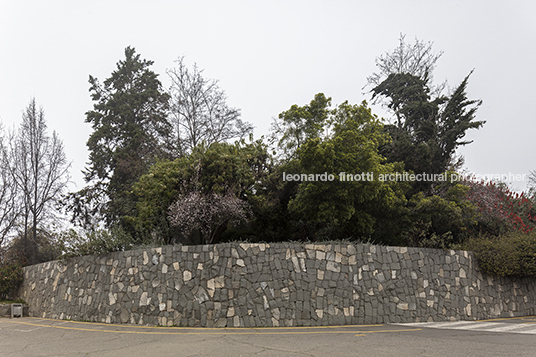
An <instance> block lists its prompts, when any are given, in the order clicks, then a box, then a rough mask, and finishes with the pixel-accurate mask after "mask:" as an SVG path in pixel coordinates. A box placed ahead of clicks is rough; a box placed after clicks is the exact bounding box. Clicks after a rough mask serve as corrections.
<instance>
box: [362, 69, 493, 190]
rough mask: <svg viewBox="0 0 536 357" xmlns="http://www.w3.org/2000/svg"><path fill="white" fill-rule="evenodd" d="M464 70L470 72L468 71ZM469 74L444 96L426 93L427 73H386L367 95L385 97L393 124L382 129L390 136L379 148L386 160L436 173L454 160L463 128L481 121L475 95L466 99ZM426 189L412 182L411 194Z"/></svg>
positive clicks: (471, 127)
mask: <svg viewBox="0 0 536 357" xmlns="http://www.w3.org/2000/svg"><path fill="white" fill-rule="evenodd" d="M469 75H470V74H469ZM469 75H468V76H467V77H466V78H465V79H464V80H463V81H462V83H461V84H460V85H459V86H458V87H457V88H456V89H455V90H454V92H453V93H452V94H451V95H450V96H438V97H435V98H432V96H431V94H430V89H429V87H428V79H427V77H424V78H420V77H417V76H414V75H411V74H409V73H392V74H390V75H389V76H388V77H387V79H386V80H384V81H383V82H382V83H380V84H379V85H378V86H376V87H375V88H374V89H373V90H372V91H373V98H374V97H376V96H381V97H384V98H389V99H390V102H389V104H388V107H389V108H390V109H391V110H392V111H393V112H394V114H395V117H396V124H393V125H387V126H386V127H385V130H386V132H387V133H389V135H390V136H391V137H392V138H393V140H392V141H391V142H390V143H389V144H387V145H384V146H383V147H381V149H380V152H381V153H382V154H383V155H385V157H387V159H388V161H389V162H404V167H405V169H406V170H407V171H413V172H415V173H428V174H438V173H442V172H444V171H446V170H447V169H449V167H450V166H451V165H453V164H454V162H453V161H454V154H455V151H456V149H457V148H458V147H459V146H463V145H466V144H469V143H470V142H469V141H462V140H461V139H462V138H463V137H464V136H465V133H466V131H467V130H469V129H478V128H480V127H481V126H482V125H483V124H484V123H485V122H484V121H475V114H476V111H477V109H478V107H479V106H480V105H481V103H482V102H481V101H480V100H468V99H467V94H466V89H467V83H468V80H469ZM428 189H430V184H429V183H427V182H416V183H415V185H414V190H412V191H411V193H412V194H414V193H416V192H419V191H426V190H428Z"/></svg>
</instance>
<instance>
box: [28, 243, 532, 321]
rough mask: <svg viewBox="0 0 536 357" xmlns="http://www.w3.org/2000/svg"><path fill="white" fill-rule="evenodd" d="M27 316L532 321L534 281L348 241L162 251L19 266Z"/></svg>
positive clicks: (428, 252) (458, 256) (420, 252)
mask: <svg viewBox="0 0 536 357" xmlns="http://www.w3.org/2000/svg"><path fill="white" fill-rule="evenodd" d="M19 296H20V298H22V299H24V300H25V301H26V302H27V303H28V305H29V314H30V316H38V317H49V318H59V319H73V320H88V321H96V322H106V323H133V324H154V325H164V326H171V325H178V326H208V327H213V326H216V327H224V326H228V327H230V326H234V327H239V326H240V327H250V326H299V325H303V326H310V325H339V324H363V323H389V322H415V321H443V320H472V319H485V318H494V317H509V316H526V315H534V314H536V309H535V302H536V280H535V279H528V278H524V279H506V278H500V279H499V278H493V277H490V276H486V275H485V274H482V273H481V272H479V270H478V267H477V266H476V263H475V258H474V257H473V255H472V254H471V253H469V252H464V251H452V250H451V251H444V250H435V249H418V248H404V247H385V246H375V245H363V244H358V245H352V244H350V245H348V244H340V245H339V244H335V245H323V244H299V243H276V244H238V243H236V244H218V245H203V246H166V247H162V248H153V249H145V250H134V251H127V252H117V253H111V254H108V255H104V256H84V257H78V258H73V259H71V260H69V261H67V262H59V261H54V262H47V263H43V264H39V265H34V266H30V267H26V268H25V269H24V283H23V286H22V288H21V290H20V292H19Z"/></svg>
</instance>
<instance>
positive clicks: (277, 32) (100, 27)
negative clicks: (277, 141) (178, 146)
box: [0, 0, 536, 189]
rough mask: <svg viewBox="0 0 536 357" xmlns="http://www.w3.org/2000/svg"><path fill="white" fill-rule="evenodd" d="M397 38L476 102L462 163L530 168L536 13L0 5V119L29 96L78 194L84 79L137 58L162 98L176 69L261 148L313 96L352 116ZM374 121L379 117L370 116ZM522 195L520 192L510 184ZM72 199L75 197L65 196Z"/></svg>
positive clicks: (447, 6) (15, 113)
mask: <svg viewBox="0 0 536 357" xmlns="http://www.w3.org/2000/svg"><path fill="white" fill-rule="evenodd" d="M400 33H404V34H406V36H407V37H406V39H407V40H409V41H413V39H414V38H415V37H417V38H419V39H420V40H424V41H433V42H434V49H435V50H437V51H444V55H443V56H442V57H441V59H440V60H439V61H438V64H437V68H436V71H435V76H434V77H435V79H436V81H438V82H439V81H443V80H448V82H449V84H450V86H452V87H454V86H457V85H458V84H459V83H460V82H461V81H462V80H463V78H464V77H465V76H466V75H467V74H468V73H469V72H470V71H471V70H472V69H475V71H474V73H473V75H472V76H471V78H470V80H469V86H468V95H469V98H471V99H482V100H483V105H482V106H481V108H480V109H479V111H478V113H477V119H478V120H485V121H486V124H485V125H484V127H483V128H481V129H480V130H478V131H472V132H469V134H468V138H469V139H471V140H474V142H473V143H472V144H470V145H468V146H467V147H465V148H463V149H461V150H459V152H460V154H462V155H464V156H465V161H466V169H468V170H469V171H471V172H474V173H477V174H508V173H513V174H527V175H528V174H529V173H530V171H531V170H535V169H536V160H535V157H536V155H535V153H536V141H534V140H533V138H534V135H535V133H536V120H535V119H536V118H535V115H534V112H535V109H534V100H535V99H534V98H535V97H536V89H535V84H534V82H535V80H536V65H535V64H536V47H535V44H536V1H532V0H526V1H467V0H464V1H441V2H439V1H431V0H423V1H401V0H398V1H333V0H332V1H311V0H308V1H289V0H287V1H273V0H272V1H265V2H261V1H171V0H168V1H164V0H160V1H159V0H152V1H134V0H130V1H110V0H107V1H95V0H92V1H73V0H70V1H50V0H47V1H21V0H18V1H7V0H0V120H1V121H2V122H3V124H4V126H5V127H7V128H11V127H12V126H13V125H14V124H18V123H19V122H20V121H21V116H22V114H21V113H22V110H24V108H25V107H26V106H27V105H28V103H29V101H30V99H31V98H32V97H35V98H36V101H37V104H38V105H40V106H42V107H43V108H44V110H45V113H46V119H47V122H48V125H49V129H50V130H56V131H57V132H58V133H59V135H60V137H61V138H62V139H63V141H64V144H65V148H66V154H67V156H68V158H69V160H71V161H72V170H71V171H72V172H71V175H72V176H73V180H74V181H75V182H76V184H77V188H81V187H83V184H84V183H83V179H82V174H81V173H80V171H81V169H82V168H83V167H84V166H85V164H86V161H87V149H86V145H85V144H86V141H87V139H88V137H89V135H90V133H91V127H90V125H89V124H85V123H84V119H85V114H84V113H85V112H86V111H88V110H91V109H92V105H93V103H92V101H91V99H90V96H89V91H88V90H89V84H88V77H89V75H92V76H95V77H97V78H98V79H99V80H101V81H102V80H104V79H105V78H108V77H109V76H110V74H111V72H112V71H113V70H114V69H115V67H116V63H117V62H118V61H119V60H121V59H123V58H124V49H125V47H127V46H133V47H135V48H136V50H137V52H138V53H140V54H141V56H142V58H145V59H149V60H153V61H154V62H155V64H154V66H153V70H154V71H155V72H156V73H159V74H160V79H161V81H162V83H163V84H164V86H165V87H166V88H167V87H168V86H169V81H168V79H167V75H166V74H165V70H166V68H171V67H173V65H174V63H173V61H174V60H175V59H176V58H177V57H178V56H183V55H184V56H186V63H187V64H189V65H191V64H193V63H194V62H196V63H197V65H198V66H199V67H200V68H203V69H205V76H206V77H208V78H214V79H218V80H219V81H220V86H221V88H222V89H224V90H225V91H226V94H227V96H228V104H230V105H231V106H233V107H237V108H240V109H241V110H242V118H243V119H244V120H246V121H249V122H251V123H253V124H254V126H255V137H257V138H258V137H260V136H261V135H267V134H268V133H269V128H270V123H271V121H272V118H273V117H276V116H277V115H278V114H279V113H280V112H282V111H284V110H286V109H288V108H289V107H290V106H291V105H292V104H298V105H304V104H306V103H309V102H310V101H311V100H312V99H313V97H314V95H315V94H316V93H319V92H323V93H325V94H326V95H327V96H331V97H332V98H333V104H339V103H341V102H342V101H344V100H349V101H350V102H351V103H359V102H361V101H362V100H364V99H366V100H369V99H370V95H369V94H366V93H365V94H363V90H362V88H363V86H364V85H365V84H366V77H367V76H369V75H370V74H371V73H373V72H374V71H375V58H376V57H377V56H379V55H381V54H382V53H385V52H387V51H391V50H393V49H394V48H395V47H396V46H397V44H398V38H399V35H400ZM375 111H376V112H377V113H379V114H380V113H381V111H380V110H379V109H378V108H375ZM513 184H514V186H515V187H517V188H518V189H519V188H521V189H523V188H524V187H525V183H524V182H514V183H513ZM73 189H75V188H73Z"/></svg>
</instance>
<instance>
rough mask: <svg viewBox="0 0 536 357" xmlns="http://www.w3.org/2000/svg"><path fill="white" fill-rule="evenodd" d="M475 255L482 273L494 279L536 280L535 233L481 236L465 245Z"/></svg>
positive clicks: (463, 246)
mask: <svg viewBox="0 0 536 357" xmlns="http://www.w3.org/2000/svg"><path fill="white" fill-rule="evenodd" d="M462 248H463V249H465V250H471V251H473V252H474V253H475V256H476V258H477V260H478V265H479V266H480V268H481V269H482V271H484V272H486V273H488V274H490V275H494V276H530V277H536V233H532V232H531V233H523V232H519V231H518V232H509V233H507V234H504V235H501V236H499V237H494V236H484V235H481V236H478V237H474V238H471V239H469V240H468V241H467V242H465V243H464V244H463V245H462Z"/></svg>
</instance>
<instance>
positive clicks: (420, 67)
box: [365, 34, 447, 100]
mask: <svg viewBox="0 0 536 357" xmlns="http://www.w3.org/2000/svg"><path fill="white" fill-rule="evenodd" d="M405 39H406V35H404V34H400V38H399V44H398V47H396V48H395V49H394V50H393V52H391V53H390V52H386V53H384V54H383V55H381V56H379V57H377V58H376V67H378V72H375V73H373V74H372V75H370V76H369V77H367V84H366V85H365V87H369V86H370V87H371V88H375V87H377V86H378V85H380V83H382V82H383V81H384V80H386V79H387V77H389V75H390V74H397V73H406V74H411V75H413V76H416V77H418V78H420V79H421V80H423V81H424V82H425V83H427V84H428V85H429V88H430V91H431V93H432V94H435V95H438V96H439V95H440V93H441V92H442V91H443V90H444V89H445V87H446V85H447V82H446V81H445V82H443V83H441V84H439V85H436V86H434V85H432V82H433V71H434V69H435V66H436V62H437V60H438V59H439V58H440V57H441V56H442V55H443V51H440V52H439V53H435V52H434V51H433V50H432V46H433V42H424V41H420V40H419V39H417V38H415V43H413V44H410V43H407V42H406V41H405ZM379 99H380V98H379V97H376V100H379Z"/></svg>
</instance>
